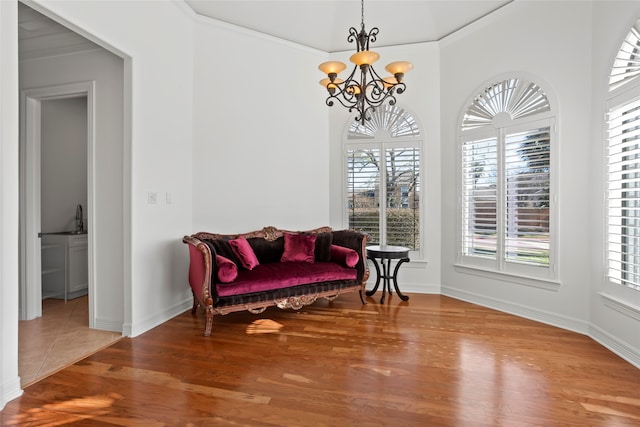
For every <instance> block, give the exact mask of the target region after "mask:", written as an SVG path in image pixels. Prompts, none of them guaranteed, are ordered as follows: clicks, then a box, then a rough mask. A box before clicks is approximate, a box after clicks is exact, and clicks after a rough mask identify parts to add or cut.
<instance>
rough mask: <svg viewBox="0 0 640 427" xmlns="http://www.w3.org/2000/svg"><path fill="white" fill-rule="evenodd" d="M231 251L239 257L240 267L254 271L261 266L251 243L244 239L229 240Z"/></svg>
mask: <svg viewBox="0 0 640 427" xmlns="http://www.w3.org/2000/svg"><path fill="white" fill-rule="evenodd" d="M229 245H231V250H232V251H233V253H234V254H235V256H236V257H238V260H239V261H240V265H241V266H242V267H243V268H245V269H247V270H253V269H254V268H255V267H256V266H258V265H260V262H258V258H257V257H256V254H255V253H254V252H253V249H252V248H251V245H250V244H249V241H248V240H247V239H245V238H244V237H242V236H241V237H238V238H237V239H233V240H229Z"/></svg>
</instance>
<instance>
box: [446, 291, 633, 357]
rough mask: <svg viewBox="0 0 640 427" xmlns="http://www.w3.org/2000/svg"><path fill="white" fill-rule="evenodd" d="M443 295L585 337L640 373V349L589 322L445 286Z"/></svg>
mask: <svg viewBox="0 0 640 427" xmlns="http://www.w3.org/2000/svg"><path fill="white" fill-rule="evenodd" d="M442 295H446V296H449V297H452V298H456V299H460V300H462V301H467V302H470V303H473V304H478V305H481V306H484V307H488V308H493V309H495V310H498V311H503V312H505V313H509V314H513V315H514V316H519V317H523V318H525V319H530V320H534V321H536V322H540V323H544V324H547V325H551V326H555V327H558V328H562V329H566V330H569V331H572V332H576V333H579V334H582V335H586V336H588V337H589V338H591V339H593V340H594V341H596V342H597V343H599V344H601V345H602V346H604V347H605V348H607V349H609V350H611V351H612V352H613V353H615V354H616V355H618V356H620V357H621V358H623V359H624V360H626V361H627V362H629V363H631V364H632V365H633V366H635V367H636V368H639V369H640V349H637V348H634V347H632V346H630V345H629V344H627V343H625V342H622V341H620V340H619V339H617V338H616V337H614V336H613V335H611V334H609V333H607V332H606V331H604V330H602V329H601V328H599V327H597V326H594V325H592V324H590V323H588V322H584V321H581V320H578V319H573V318H570V317H567V316H560V315H558V314H555V313H550V312H548V311H544V310H536V309H532V308H530V307H525V306H522V305H519V304H514V303H512V302H509V301H504V300H499V299H495V298H488V297H486V296H483V295H478V294H475V293H473V292H467V291H461V290H459V289H454V288H450V287H447V286H443V287H442Z"/></svg>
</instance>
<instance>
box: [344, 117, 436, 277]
mask: <svg viewBox="0 0 640 427" xmlns="http://www.w3.org/2000/svg"><path fill="white" fill-rule="evenodd" d="M398 107H400V106H398ZM401 108H403V109H404V110H406V111H407V112H409V113H410V114H411V116H412V117H413V119H414V120H415V122H416V124H417V127H418V129H419V130H420V136H419V137H415V136H402V137H395V138H392V137H390V136H384V137H379V136H378V135H376V136H375V137H374V138H368V139H351V140H350V139H349V138H348V135H349V128H350V126H351V123H352V122H353V121H354V120H355V115H353V116H352V117H350V118H349V119H348V120H347V122H346V123H345V126H344V130H343V135H342V151H341V159H340V161H341V162H342V180H341V186H342V198H341V199H342V200H341V207H342V223H343V226H344V227H348V226H349V212H348V206H347V196H348V191H349V189H348V188H347V187H348V185H347V183H348V176H349V170H348V169H349V166H348V162H347V161H346V158H347V153H348V150H350V149H356V148H357V149H368V148H374V149H380V150H384V149H386V148H394V147H399V148H407V147H415V148H417V149H418V150H419V152H420V169H419V170H420V201H419V205H418V206H419V207H418V209H419V213H420V229H419V233H420V236H419V239H420V250H418V251H413V250H412V251H410V252H409V257H410V258H411V263H409V264H407V266H411V267H422V266H423V265H425V264H428V260H427V259H426V248H425V247H426V242H425V232H424V230H425V229H426V214H425V200H426V198H427V194H426V193H427V191H426V186H425V182H424V177H425V176H426V175H425V164H426V162H425V136H424V131H423V129H424V128H423V127H422V124H421V123H420V120H419V119H418V117H416V115H415V114H413V113H412V112H411V111H410V110H407V109H406V108H404V107H401ZM381 152H384V151H381ZM411 264H413V265H411Z"/></svg>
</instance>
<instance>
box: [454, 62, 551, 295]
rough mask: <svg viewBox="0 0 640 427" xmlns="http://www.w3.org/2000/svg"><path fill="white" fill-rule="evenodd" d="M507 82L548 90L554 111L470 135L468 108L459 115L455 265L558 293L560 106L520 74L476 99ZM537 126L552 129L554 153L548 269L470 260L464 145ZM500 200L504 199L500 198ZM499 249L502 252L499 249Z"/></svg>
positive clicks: (458, 268) (495, 124)
mask: <svg viewBox="0 0 640 427" xmlns="http://www.w3.org/2000/svg"><path fill="white" fill-rule="evenodd" d="M508 78H523V79H525V80H528V81H532V82H536V84H538V85H539V86H541V87H543V88H545V95H546V96H547V99H548V100H549V103H550V105H551V111H547V112H543V113H538V114H536V115H534V116H530V117H523V118H519V119H513V120H507V121H503V120H500V121H499V122H498V120H496V121H494V122H492V125H493V126H483V127H479V128H476V129H471V130H467V131H462V130H461V128H462V122H463V120H464V114H465V113H466V107H465V109H464V110H463V111H462V113H461V115H460V120H459V121H458V126H457V132H456V134H457V135H458V137H457V143H458V147H457V153H456V167H457V171H456V172H457V175H456V176H457V183H456V189H457V206H456V264H455V265H454V267H455V269H456V271H458V272H462V273H466V274H472V275H477V276H481V277H486V278H491V279H494V280H503V281H507V282H510V283H517V284H521V285H525V286H533V287H537V288H541V289H547V290H554V291H556V290H558V289H559V287H560V286H561V282H560V280H559V277H560V271H559V266H558V262H557V258H558V252H559V246H560V245H559V233H558V226H557V224H558V218H559V215H558V211H559V203H558V187H559V174H558V166H557V165H558V164H559V161H560V158H559V153H560V150H559V147H558V145H559V144H558V140H559V138H558V136H559V133H558V122H559V118H558V114H557V110H556V105H557V103H556V102H554V99H555V98H554V96H553V94H550V93H549V92H548V91H546V88H547V87H548V86H547V85H544V84H543V83H544V82H540V79H538V78H536V77H531V76H522V75H519V74H507V75H503V76H501V77H498V78H495V79H492V80H490V81H489V82H488V83H486V84H485V85H483V86H482V87H481V88H480V89H479V90H478V91H476V92H474V94H473V96H475V95H476V93H479V92H480V91H482V90H483V89H484V88H485V87H488V86H490V85H492V84H495V83H497V82H500V81H502V80H504V79H508ZM472 100H473V97H471V98H469V100H468V102H467V103H466V104H465V106H468V105H471V102H472ZM536 126H538V127H546V126H549V132H550V139H551V141H550V144H551V152H550V169H549V172H550V194H549V204H550V214H549V237H550V245H549V266H548V267H545V266H534V265H524V264H522V265H521V264H517V263H514V262H511V261H506V260H505V259H504V256H502V255H500V256H497V257H496V260H490V259H481V258H479V257H471V256H465V255H464V254H463V250H462V248H463V239H464V232H463V221H464V219H463V208H464V200H463V181H462V180H463V171H462V167H463V166H462V161H463V151H462V144H463V142H465V141H470V140H474V139H481V138H486V137H491V136H496V137H497V136H498V130H499V129H504V128H507V129H508V130H509V131H511V130H519V129H522V128H526V129H534V128H535V127H536ZM499 197H501V195H499ZM498 249H499V248H498ZM499 253H500V249H499Z"/></svg>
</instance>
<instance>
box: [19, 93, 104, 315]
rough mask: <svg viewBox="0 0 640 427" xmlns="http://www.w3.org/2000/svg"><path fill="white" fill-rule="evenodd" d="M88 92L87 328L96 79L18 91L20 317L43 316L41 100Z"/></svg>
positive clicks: (91, 273)
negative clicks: (19, 93) (19, 92)
mask: <svg viewBox="0 0 640 427" xmlns="http://www.w3.org/2000/svg"><path fill="white" fill-rule="evenodd" d="M83 96H86V97H87V223H88V224H87V225H88V228H87V231H88V236H87V237H88V258H89V265H88V271H89V277H88V287H89V288H88V293H89V327H90V328H93V327H94V325H95V318H94V313H95V310H94V308H95V306H94V304H95V301H94V298H93V296H94V295H95V292H94V290H95V288H94V287H95V283H96V281H95V277H94V272H95V268H94V253H95V247H94V245H95V242H94V239H93V236H94V233H93V231H94V229H95V228H94V226H95V221H94V219H95V215H94V212H95V209H94V170H95V168H94V155H93V153H94V143H95V138H94V135H95V132H94V123H95V120H94V117H95V116H94V115H95V106H94V100H95V82H94V81H87V82H77V83H70V84H65V85H56V86H47V87H40V88H34V89H24V90H23V91H22V92H21V96H20V320H31V319H35V318H36V317H40V316H42V276H41V274H42V273H41V252H40V250H41V249H40V237H39V233H40V231H41V230H40V144H41V138H40V137H41V135H40V132H41V128H40V126H41V122H40V119H41V117H40V110H41V103H42V101H45V100H54V99H64V98H75V97H83Z"/></svg>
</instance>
